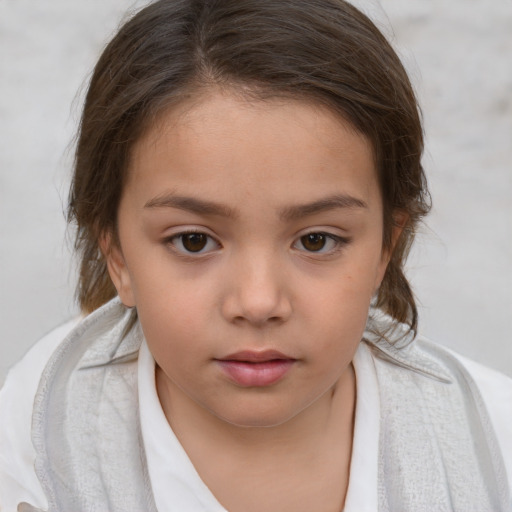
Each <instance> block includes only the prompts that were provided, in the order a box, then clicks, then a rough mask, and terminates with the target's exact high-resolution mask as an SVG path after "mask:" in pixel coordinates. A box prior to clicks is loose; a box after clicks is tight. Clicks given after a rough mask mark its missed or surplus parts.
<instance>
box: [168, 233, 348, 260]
mask: <svg viewBox="0 0 512 512" xmlns="http://www.w3.org/2000/svg"><path fill="white" fill-rule="evenodd" d="M190 235H197V236H198V237H204V239H203V240H201V239H200V240H196V242H199V245H201V242H204V245H203V246H202V247H199V249H198V250H197V251H194V250H189V249H187V248H186V247H185V245H184V242H186V241H185V240H184V237H186V236H190ZM315 236H316V237H320V238H322V239H323V241H324V242H325V243H324V244H323V245H322V247H320V248H319V250H309V249H307V248H306V247H305V246H304V242H305V241H306V238H307V237H315ZM351 241H352V239H351V238H348V237H342V236H339V235H334V234H332V233H326V232H324V231H310V232H309V233H305V234H304V235H301V236H300V237H299V238H297V239H296V240H295V241H294V243H293V245H292V248H294V249H297V250H299V251H301V252H305V253H307V254H311V255H316V254H318V255H330V254H335V253H337V252H338V251H340V250H342V249H343V248H344V247H345V246H346V245H348V244H349V243H350V242H351ZM163 242H164V244H165V245H166V246H168V247H170V248H171V249H172V250H173V251H175V252H177V253H178V254H180V255H182V256H189V257H200V256H204V255H206V254H209V253H210V252H212V251H213V250H215V248H209V249H208V250H206V251H205V250H204V249H205V248H207V247H208V245H211V244H212V243H213V244H215V246H216V248H217V249H218V248H220V247H222V246H221V244H220V242H218V241H217V240H216V239H215V238H214V237H212V236H211V235H209V234H207V233H205V232H204V231H199V230H190V231H182V232H180V233H176V234H175V235H172V236H170V237H167V238H165V239H164V241H163ZM189 242H192V243H194V241H193V240H189ZM313 242H314V240H313ZM329 242H331V244H334V246H331V247H329V246H328V249H327V250H324V248H325V246H326V245H328V244H329ZM177 244H179V246H177ZM298 244H301V245H302V249H301V248H299V247H297V245H298ZM180 246H181V247H180Z"/></svg>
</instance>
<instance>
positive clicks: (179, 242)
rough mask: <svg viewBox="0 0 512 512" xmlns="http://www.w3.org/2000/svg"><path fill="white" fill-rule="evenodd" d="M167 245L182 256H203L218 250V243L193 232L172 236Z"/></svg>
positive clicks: (204, 235)
mask: <svg viewBox="0 0 512 512" xmlns="http://www.w3.org/2000/svg"><path fill="white" fill-rule="evenodd" d="M167 243H168V244H170V245H172V246H173V249H175V250H177V251H178V252H181V253H184V254H203V253H206V252H210V251H213V250H215V249H218V248H219V244H218V242H216V241H215V240H214V239H213V238H212V237H211V236H209V235H207V234H206V233H200V232H195V231H194V232H190V233H179V234H177V235H174V236H173V237H171V238H170V239H168V241H167Z"/></svg>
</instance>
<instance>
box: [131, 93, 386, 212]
mask: <svg viewBox="0 0 512 512" xmlns="http://www.w3.org/2000/svg"><path fill="white" fill-rule="evenodd" d="M127 188H128V189H130V188H131V189H137V190H138V192H139V193H142V192H143V191H145V193H147V194H149V195H151V194H152V195H155V194H158V193H159V192H160V193H161V192H163V190H162V189H165V188H167V189H168V190H170V191H176V189H178V191H180V192H181V191H182V190H185V191H187V192H189V191H190V190H192V189H193V190H195V191H196V192H197V193H198V194H202V193H205V194H208V195H216V196H218V197H219V198H220V197H222V198H226V199H228V198H229V197H230V196H233V195H234V196H235V197H239V195H240V194H241V193H242V194H245V195H254V194H260V195H261V194H262V195H264V196H265V198H266V199H267V201H268V202H276V203H278V202H279V201H280V200H282V201H287V202H288V203H293V201H294V200H295V199H297V201H301V200H303V199H311V198H312V197H313V199H314V196H315V195H318V196H319V197H321V196H325V195H328V194H329V195H332V194H333V193H338V192H339V193H348V194H351V195H359V196H361V195H362V196H364V198H362V199H363V200H364V201H365V202H368V199H371V200H372V201H374V200H375V197H374V196H375V195H377V196H379V197H380V193H379V191H378V182H377V174H376V170H375V164H374V158H373V150H372V147H371V144H370V142H369V141H368V140H367V138H366V137H364V136H363V135H361V134H360V133H358V132H357V131H356V130H355V129H354V128H353V127H352V125H351V124H349V123H348V122H347V121H345V120H344V119H343V118H342V117H341V116H339V115H338V114H336V113H334V112H332V111H331V110H329V109H327V108H326V107H324V106H321V105H319V104H316V103H313V102H306V101H301V100H295V99H266V100H255V99H249V98H247V97H241V96H240V95H234V94H230V93H226V92H222V91H214V92H210V93H208V94H204V95H202V96H199V97H194V98H191V99H189V100H188V101H185V102H182V103H180V104H178V105H176V106H173V107H172V108H170V109H168V110H167V111H166V112H165V113H164V114H163V115H161V116H160V118H159V119H158V121H157V122H155V123H154V124H153V126H151V127H150V128H149V129H148V130H147V131H146V133H145V134H144V135H143V137H142V138H141V139H140V140H139V141H138V142H137V143H136V144H135V146H134V148H133V152H132V159H131V165H130V171H129V179H128V182H127ZM377 199H379V198H377Z"/></svg>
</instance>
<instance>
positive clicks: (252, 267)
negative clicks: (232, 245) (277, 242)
mask: <svg viewBox="0 0 512 512" xmlns="http://www.w3.org/2000/svg"><path fill="white" fill-rule="evenodd" d="M283 270H284V269H283V265H282V262H281V258H280V257H279V255H278V254H276V252H275V251H273V250H272V249H271V248H264V247H259V248H257V249H255V248H252V249H251V250H246V251H244V252H241V253H240V254H239V255H238V256H237V257H236V259H235V261H233V262H232V272H231V273H232V278H231V283H230V291H229V293H228V297H226V306H227V307H226V308H225V312H226V313H227V315H228V316H229V318H230V319H231V320H236V319H245V320H246V321H248V322H250V323H253V324H262V323H265V322H267V321H270V320H272V321H277V320H281V321H284V320H286V319H287V318H288V316H289V314H290V313H291V303H290V297H289V296H288V292H287V290H286V286H285V280H284V279H283Z"/></svg>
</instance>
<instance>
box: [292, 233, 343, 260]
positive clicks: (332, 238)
mask: <svg viewBox="0 0 512 512" xmlns="http://www.w3.org/2000/svg"><path fill="white" fill-rule="evenodd" d="M311 236H316V237H322V238H323V239H324V241H325V244H324V245H323V246H322V247H321V248H320V249H319V250H317V251H315V250H308V249H307V248H306V247H304V241H305V239H306V238H307V237H311ZM329 242H331V244H333V246H331V247H330V248H328V249H327V250H324V247H325V245H326V244H328V243H329ZM350 242H351V238H348V237H342V236H339V235H334V234H332V233H326V232H324V231H310V232H309V233H305V234H304V235H302V236H300V237H299V238H298V239H297V240H296V242H294V244H293V247H294V248H297V247H296V246H297V244H302V247H303V248H304V249H299V250H304V251H305V252H306V253H308V254H311V255H315V254H318V255H331V254H335V253H337V252H338V251H340V250H342V249H343V248H344V247H345V246H346V245H348V244H349V243H350Z"/></svg>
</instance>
